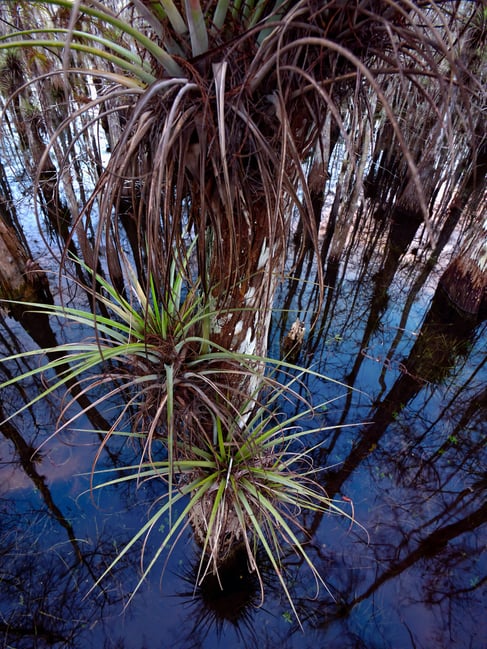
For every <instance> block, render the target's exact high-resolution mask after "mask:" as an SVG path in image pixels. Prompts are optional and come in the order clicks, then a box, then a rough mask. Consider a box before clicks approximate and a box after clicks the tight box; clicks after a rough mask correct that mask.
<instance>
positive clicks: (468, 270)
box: [440, 215, 487, 320]
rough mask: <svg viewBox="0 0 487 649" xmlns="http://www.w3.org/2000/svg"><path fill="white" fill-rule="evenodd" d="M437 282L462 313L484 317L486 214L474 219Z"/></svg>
mask: <svg viewBox="0 0 487 649" xmlns="http://www.w3.org/2000/svg"><path fill="white" fill-rule="evenodd" d="M440 286H441V287H442V288H443V290H444V291H445V292H446V294H447V295H448V297H449V299H450V300H451V302H452V303H453V305H454V306H455V307H456V308H457V309H458V310H459V311H461V312H462V313H465V314H467V315H470V316H473V317H475V318H479V319H481V320H483V319H484V318H486V317H487V217H486V216H484V217H483V219H482V218H480V215H479V219H478V222H477V223H474V224H473V226H472V228H471V231H470V236H466V237H465V243H464V245H463V247H462V249H461V250H460V253H459V254H458V255H457V256H456V257H455V258H454V259H453V260H452V262H451V263H450V265H449V266H448V268H447V269H446V270H445V272H444V273H443V275H442V277H441V279H440Z"/></svg>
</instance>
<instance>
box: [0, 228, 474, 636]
mask: <svg viewBox="0 0 487 649" xmlns="http://www.w3.org/2000/svg"><path fill="white" fill-rule="evenodd" d="M414 252H415V254H412V253H411V252H409V253H407V254H400V255H394V254H392V253H391V250H390V249H389V248H388V246H386V245H385V244H384V241H383V236H382V235H381V233H380V232H379V225H378V224H377V223H376V222H374V221H373V219H371V222H370V223H369V224H368V228H362V229H361V234H360V238H359V237H358V235H357V236H356V237H355V239H354V241H353V242H352V243H351V245H350V246H349V247H348V248H347V255H345V256H343V258H342V259H341V260H340V263H337V264H331V263H330V262H328V264H327V265H326V266H325V272H326V277H325V281H326V282H327V285H328V288H327V290H326V291H325V296H324V302H323V304H322V306H321V310H320V311H319V312H317V311H316V308H317V292H316V287H315V279H316V268H315V267H314V266H313V264H311V262H308V261H307V260H306V259H305V260H304V261H303V263H302V264H300V265H299V266H298V270H297V271H296V270H295V271H294V275H293V276H290V277H288V278H286V279H285V281H284V282H283V284H282V287H281V288H280V291H279V294H278V296H277V299H276V312H275V316H274V322H273V328H272V332H271V340H270V343H271V344H270V349H271V353H272V354H273V355H274V356H276V355H278V354H279V348H280V345H281V343H282V340H283V338H284V336H285V334H286V332H287V331H288V330H289V328H290V325H291V324H292V322H293V321H294V320H295V319H296V317H299V318H301V320H303V321H304V322H305V323H306V324H307V325H308V327H307V331H306V335H305V339H304V343H303V346H302V347H301V349H300V351H299V362H300V363H302V364H304V365H307V366H310V367H313V368H316V369H317V370H319V371H320V372H323V373H324V374H326V375H327V376H329V377H330V378H331V379H333V380H334V381H339V382H342V383H346V384H347V385H349V386H351V387H353V388H354V390H346V389H344V388H343V387H341V386H340V385H338V384H337V383H333V382H325V383H323V382H319V381H317V380H312V379H310V378H308V379H306V380H305V383H306V388H307V389H308V390H309V393H310V394H312V396H313V402H314V403H315V404H318V403H321V402H324V401H325V400H330V402H329V404H328V405H327V406H326V407H325V408H321V409H319V411H317V413H316V416H315V418H314V419H313V420H312V421H304V422H302V424H303V425H304V426H306V425H309V426H310V427H311V426H312V427H316V426H318V425H319V423H320V422H322V423H323V426H324V427H325V426H326V427H329V426H333V428H332V429H331V430H326V431H324V432H323V433H322V434H320V435H315V436H314V438H313V440H312V441H313V443H316V444H317V443H318V442H320V445H319V446H318V447H317V449H316V451H315V457H314V461H315V466H317V467H321V468H322V471H320V473H319V474H318V475H319V480H320V482H321V483H322V484H323V486H324V487H325V489H326V490H327V492H328V493H329V495H330V496H333V497H334V498H336V499H338V500H339V501H340V502H341V505H342V506H344V507H345V508H348V511H351V508H352V507H353V511H354V515H355V517H356V519H357V521H358V522H359V523H360V524H361V525H363V526H364V528H365V529H366V530H367V533H368V537H367V534H366V533H365V532H364V531H363V530H362V529H361V528H360V527H359V526H358V525H354V526H350V525H349V523H348V522H347V521H346V520H342V519H340V518H338V517H336V516H331V515H315V516H314V517H311V516H309V517H307V518H306V519H304V520H303V521H302V523H303V525H304V526H305V527H306V528H307V529H308V530H309V531H310V532H311V540H310V543H309V544H308V546H307V547H308V552H309V554H310V556H311V559H312V560H313V561H314V562H315V564H316V565H317V567H318V568H319V570H320V571H321V574H322V575H323V577H324V579H325V581H326V583H327V585H328V588H329V590H330V593H331V594H330V593H328V592H326V590H325V589H324V588H321V589H320V590H319V592H318V593H317V592H316V584H315V583H314V581H313V578H312V576H311V575H310V572H309V570H308V569H307V567H306V566H305V565H302V563H301V562H299V561H298V560H297V559H296V557H295V555H294V554H293V553H291V552H290V553H289V555H288V556H284V557H283V564H284V569H285V571H286V579H287V583H288V584H289V587H290V591H291V593H292V596H293V598H294V600H295V602H296V606H297V609H298V612H299V614H300V616H301V621H302V625H303V630H301V629H300V628H299V626H298V625H297V623H296V621H295V619H294V617H293V615H292V611H291V609H290V606H289V603H288V601H287V600H286V598H285V596H284V594H283V592H282V590H281V588H280V586H279V583H278V582H277V579H276V578H275V576H274V575H273V573H272V570H271V569H269V570H267V569H266V567H265V565H263V567H262V570H263V573H264V578H265V581H266V583H265V592H266V598H265V601H264V603H263V605H262V606H260V607H259V605H260V603H261V602H260V589H259V584H258V583H256V580H255V579H254V578H253V577H252V576H251V575H248V573H247V572H246V569H245V564H244V563H243V565H239V564H238V561H237V560H236V561H235V565H234V566H232V570H231V571H230V573H229V574H228V575H226V574H225V575H222V581H223V584H224V587H225V590H224V592H223V593H222V592H221V590H220V588H219V586H218V584H216V583H214V582H211V581H208V580H207V582H206V583H205V584H204V585H203V587H201V588H195V587H194V581H195V578H196V574H197V569H198V562H197V559H198V554H197V551H196V548H195V546H194V544H193V541H192V539H191V536H190V534H189V533H188V534H186V536H184V537H182V538H180V539H179V540H178V542H177V544H176V546H175V548H174V551H173V552H172V554H171V555H170V557H169V558H168V557H167V555H163V556H162V557H161V558H160V560H159V561H158V563H157V565H156V567H155V569H153V571H152V573H151V575H150V578H149V579H148V580H147V581H146V582H145V583H144V585H143V586H142V587H141V589H140V590H139V591H138V592H137V593H136V595H135V597H134V598H133V599H132V600H131V601H130V602H129V597H130V593H131V590H132V589H133V588H134V587H135V585H136V583H137V579H138V575H139V574H140V551H141V547H140V545H137V546H136V547H133V548H132V549H131V551H130V552H128V553H127V555H125V556H124V557H123V559H122V560H121V561H120V563H119V564H117V566H116V568H115V569H114V570H113V572H112V574H111V575H110V576H109V577H107V578H106V579H105V580H104V581H103V582H102V584H101V585H100V587H97V588H95V589H94V590H90V589H91V588H92V586H93V584H94V582H95V581H96V579H97V578H98V577H99V576H100V575H101V574H102V573H103V571H104V570H105V569H106V567H107V566H108V565H109V564H110V563H111V561H112V560H113V559H114V558H115V556H116V555H117V553H118V552H119V551H120V550H121V549H122V548H123V547H124V545H125V544H126V543H127V542H128V541H129V540H130V539H131V538H132V536H133V534H134V533H135V532H136V531H137V530H138V529H139V528H140V526H141V525H142V524H143V523H144V522H145V521H146V520H147V518H146V517H147V512H148V511H149V510H150V507H151V504H152V503H153V502H154V500H155V499H157V497H158V496H160V491H159V490H160V485H157V484H153V483H151V484H146V485H143V486H141V487H140V488H139V489H136V485H135V484H132V483H127V484H125V485H123V484H122V485H118V486H116V487H113V488H106V489H103V490H102V491H100V492H98V491H95V492H94V493H92V494H90V491H89V489H90V475H89V471H90V467H91V462H92V460H93V457H94V455H95V453H96V448H97V446H98V444H99V440H98V438H97V436H96V433H94V432H90V430H89V429H90V423H89V422H86V430H84V431H79V430H77V431H75V430H67V431H65V432H64V433H63V434H62V435H60V436H59V437H58V438H56V439H50V440H49V441H47V442H46V439H48V438H49V437H50V435H51V434H52V431H53V425H54V422H55V421H56V418H57V416H58V413H59V411H60V408H61V402H60V395H53V396H52V398H50V400H49V401H48V402H45V403H44V402H43V403H42V404H39V405H38V406H37V407H35V408H33V409H31V410H29V411H27V412H24V413H23V414H22V415H21V416H19V417H17V418H16V419H15V420H13V421H11V422H10V423H8V424H5V425H4V426H3V428H2V430H1V433H2V435H1V437H0V462H1V464H0V640H1V642H0V646H1V647H2V648H10V647H15V648H16V649H24V648H25V649H37V648H39V649H40V648H44V647H55V648H59V649H61V648H64V647H66V648H68V647H69V648H73V649H91V648H93V649H95V648H96V649H101V648H103V649H169V648H171V649H173V648H174V649H186V648H187V649H197V648H204V649H212V648H216V647H222V648H223V647H225V648H226V649H232V648H233V647H243V648H244V649H253V648H254V647H259V648H260V649H264V648H271V647H272V648H275V647H280V649H287V648H289V649H291V648H292V649H308V648H311V647H312V648H313V649H318V648H321V647H323V648H325V647H326V648H327V649H349V648H350V649H352V648H353V649H358V648H364V649H365V648H366V649H413V648H414V649H434V648H438V649H439V648H441V649H445V648H449V647H452V648H455V649H463V648H465V649H467V648H468V649H482V648H483V647H487V639H486V638H487V627H486V621H485V604H486V594H485V588H486V558H485V554H483V551H484V550H485V543H486V538H487V534H486V526H485V521H486V519H487V508H486V499H485V494H486V486H487V485H486V477H485V476H486V474H485V469H486V455H487V454H486V450H485V438H486V432H487V426H486V420H487V416H486V415H487V387H486V385H487V383H486V378H487V367H486V353H485V352H486V341H487V331H486V322H483V323H474V322H469V321H467V320H465V319H464V318H459V317H458V315H457V314H456V313H455V312H454V311H452V310H451V309H450V307H449V305H448V304H446V303H445V301H444V300H442V297H441V294H438V293H437V291H436V286H437V281H438V278H439V276H440V274H441V264H440V265H439V266H436V267H434V268H432V267H431V265H428V264H427V263H426V260H427V256H428V253H427V251H423V249H422V247H421V246H419V248H418V250H417V251H416V250H415V251H414ZM315 316H317V322H318V325H317V327H316V328H315V329H314V330H313V331H312V332H311V333H310V332H309V323H310V321H311V319H312V318H313V317H315ZM75 333H76V332H73V331H69V330H68V331H66V332H65V334H66V336H67V337H68V338H70V337H71V336H75ZM0 335H1V338H0V342H1V344H2V354H7V353H13V352H14V351H15V350H16V349H22V348H28V347H29V346H31V345H32V343H31V342H30V341H29V339H28V337H26V335H25V333H23V332H22V331H21V329H20V327H19V326H18V325H17V324H16V323H15V322H13V321H11V320H9V319H4V320H3V321H2V327H1V333H0ZM10 371H12V372H19V371H25V367H24V365H23V363H20V362H19V363H18V366H17V367H11V368H10ZM25 387H26V389H27V390H35V389H36V385H35V384H34V382H33V383H32V385H27V386H25ZM303 389H304V388H303ZM4 398H5V396H4ZM15 398H18V393H17V396H16V397H15ZM5 405H6V404H5V402H4V403H3V404H2V408H3V407H4V406H5ZM109 406H110V404H107V407H109ZM283 407H286V408H287V409H288V411H289V413H290V414H291V413H292V412H293V410H292V408H293V404H289V403H288V404H283ZM43 443H44V445H43V447H42V449H41V451H40V453H39V454H38V455H35V456H34V457H33V455H32V452H33V449H35V448H37V447H38V446H39V445H41V444H43ZM131 453H132V449H131V448H130V447H129V446H123V445H122V446H120V445H119V447H115V446H113V447H111V446H109V447H108V449H107V452H106V453H105V454H104V455H103V458H102V460H101V461H100V463H99V466H98V468H102V467H105V468H111V467H113V466H114V465H117V464H118V465H119V464H120V463H121V462H124V463H126V462H131V461H133V457H132V456H131ZM167 523H168V521H163V522H162V523H160V524H159V529H154V530H153V531H152V533H151V535H150V537H149V540H148V544H147V547H146V548H145V551H146V554H147V556H149V557H150V556H152V554H151V552H153V551H155V550H156V548H157V543H158V538H160V536H161V535H162V532H163V528H164V526H165V525H167ZM237 559H238V557H237ZM163 571H164V575H163V577H162V581H161V573H162V572H163ZM333 598H334V599H333ZM303 631H304V632H303Z"/></svg>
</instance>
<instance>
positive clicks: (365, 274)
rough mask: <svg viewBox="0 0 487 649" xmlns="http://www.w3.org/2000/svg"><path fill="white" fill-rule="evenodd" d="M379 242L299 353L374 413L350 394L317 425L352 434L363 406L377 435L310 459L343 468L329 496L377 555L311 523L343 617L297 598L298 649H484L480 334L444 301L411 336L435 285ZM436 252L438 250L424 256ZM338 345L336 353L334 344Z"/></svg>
mask: <svg viewBox="0 0 487 649" xmlns="http://www.w3.org/2000/svg"><path fill="white" fill-rule="evenodd" d="M371 232H373V229H372V230H371ZM378 232H379V231H378V230H377V231H376V235H377V234H378ZM374 236H375V235H371V238H370V239H368V242H367V244H365V246H364V248H363V250H362V251H361V254H360V257H359V262H358V265H357V267H356V268H350V269H349V270H351V271H352V272H351V279H350V276H349V275H347V272H346V271H345V270H344V268H343V265H340V267H339V268H338V271H337V273H336V281H335V283H334V289H333V291H330V292H329V294H327V295H325V301H324V309H325V310H326V314H325V316H323V319H322V321H321V325H320V328H319V329H318V330H316V331H315V332H314V334H313V336H311V335H310V336H308V339H307V343H305V348H304V350H303V352H304V353H306V352H307V350H313V351H312V352H311V353H310V357H313V358H314V360H315V361H316V358H317V356H319V358H320V360H321V364H320V367H321V369H322V371H324V373H325V374H328V375H332V376H333V377H334V378H338V379H342V380H344V381H350V382H351V384H352V385H354V386H355V387H358V388H360V389H365V390H366V391H367V392H369V393H370V394H371V396H372V398H373V400H374V407H373V409H372V411H370V412H368V413H365V412H364V410H363V403H364V400H363V398H362V397H361V396H359V395H357V394H354V393H350V394H349V395H348V398H347V400H346V402H345V403H343V402H338V403H337V406H336V409H335V410H332V411H331V412H330V413H329V414H328V413H326V414H325V417H326V423H327V424H329V423H331V422H334V423H337V424H340V423H346V422H349V421H350V420H351V419H353V420H355V421H356V420H357V419H356V417H357V411H358V406H359V407H361V408H362V410H361V412H362V415H361V419H362V420H364V421H369V422H371V423H370V424H368V425H366V426H363V427H362V429H361V430H360V434H359V435H358V436H357V435H356V433H353V432H352V433H347V432H346V431H343V430H341V429H338V428H337V430H336V432H335V434H331V435H330V434H327V436H326V438H325V440H324V441H323V445H322V449H321V451H320V452H319V453H317V458H316V464H317V465H318V466H329V465H330V464H334V462H335V461H338V462H339V464H338V465H336V466H335V468H334V469H331V470H327V471H326V472H324V473H323V480H324V486H325V488H326V489H327V491H328V493H329V495H338V497H340V494H342V493H343V494H345V495H348V496H351V497H352V498H353V499H354V503H355V509H356V516H357V518H358V520H359V521H360V522H361V523H363V524H364V525H365V526H366V527H367V529H368V531H369V533H370V537H371V541H370V545H367V544H366V543H365V542H364V537H363V535H361V534H360V531H358V530H352V532H351V533H348V534H347V532H346V530H345V529H344V526H343V525H340V524H339V523H335V522H334V519H330V518H329V517H325V518H323V517H322V516H321V515H319V516H316V517H315V518H314V519H311V517H310V520H308V521H307V524H306V527H307V528H308V530H309V531H310V532H311V534H312V535H313V556H314V558H315V559H316V561H317V562H318V564H319V565H320V566H321V568H322V571H321V572H322V574H323V575H324V577H325V578H326V579H327V582H328V584H329V586H330V587H331V590H332V591H333V593H334V594H335V596H336V597H337V599H338V602H339V603H338V605H337V604H336V603H334V602H332V601H331V599H330V598H329V597H328V596H327V595H324V596H323V597H322V598H320V600H319V602H318V603H316V604H314V603H313V602H312V601H310V600H308V599H306V598H305V597H304V595H303V597H302V607H304V608H306V609H307V610H308V611H310V617H309V621H308V626H311V627H313V628H314V631H312V633H313V634H315V636H316V638H317V641H316V643H314V642H309V643H308V644H307V645H306V644H305V645H304V646H309V647H314V646H318V645H320V646H321V645H323V644H324V643H326V644H328V646H330V647H340V648H341V649H342V648H348V647H350V648H352V647H353V648H356V647H376V646H377V647H379V646H380V647H381V648H382V647H397V646H401V647H417V648H420V647H421V648H422V649H426V648H428V649H432V648H436V647H438V649H440V648H441V649H443V648H444V647H446V646H455V647H457V646H458V647H469V648H470V647H477V646H481V645H480V644H479V642H482V640H481V639H482V637H483V636H482V623H481V622H480V620H481V619H482V618H483V614H484V608H483V600H482V597H483V591H484V589H485V583H486V580H487V578H486V577H485V569H484V567H483V564H482V559H481V552H482V547H481V546H482V543H481V538H482V533H483V532H482V529H483V527H482V526H484V525H485V521H486V520H487V510H486V506H485V504H484V503H485V492H486V487H487V484H486V482H485V422H486V421H487V416H486V415H487V392H486V389H485V385H484V384H483V383H482V376H483V375H485V369H486V363H487V358H486V357H485V353H482V345H481V341H482V340H483V339H485V331H486V329H485V326H484V325H483V324H480V325H479V324H478V323H477V322H476V321H475V320H474V319H472V318H470V319H468V318H463V317H460V316H459V315H458V313H456V311H455V310H454V309H452V308H451V306H450V304H449V303H448V301H447V300H445V296H444V294H443V293H442V291H441V289H439V290H437V292H436V294H435V296H434V299H433V300H432V302H431V304H430V307H429V310H428V313H427V314H426V316H425V318H424V319H423V322H422V324H421V326H420V327H418V325H417V324H414V325H411V322H414V320H415V318H416V319H417V312H418V306H417V305H418V296H419V297H421V294H420V290H421V289H422V287H424V286H425V285H428V286H431V283H432V280H433V279H434V276H432V264H429V263H427V264H426V265H423V264H422V263H421V262H420V260H419V259H415V260H414V264H413V265H412V266H411V265H409V266H407V267H406V266H404V256H403V252H404V250H405V248H404V246H402V248H401V251H400V253H399V254H397V251H396V254H395V255H394V253H393V252H390V251H389V252H388V251H387V249H385V248H384V249H383V250H382V251H381V252H378V251H377V250H376V251H373V250H371V249H370V248H369V246H368V243H369V242H370V241H371V240H372V239H373V238H374ZM389 236H392V230H390V231H389ZM408 241H409V240H408ZM444 243H445V241H444V240H442V241H441V245H444ZM408 245H409V243H408ZM439 251H440V242H439V243H438V245H437V248H436V249H435V250H433V251H432V253H431V254H432V255H435V254H436V253H437V252H439ZM372 258H373V260H374V263H373V264H370V265H369V262H370V260H371V259H372ZM377 268H379V273H377V272H376V270H377ZM384 269H385V270H386V271H387V272H385V270H384ZM357 278H358V279H357ZM371 280H372V281H371ZM436 281H437V280H436ZM295 283H296V284H297V281H296V280H295ZM338 291H341V296H340V297H338V295H337V294H336V293H337V292H338ZM310 294H311V291H309V292H308V296H309V295H310ZM344 295H345V298H344V297H343V296H344ZM381 296H385V297H386V299H384V300H381V299H380V297H381ZM312 299H313V296H312V295H311V297H310V298H309V305H311V308H312ZM344 302H345V303H346V304H345V305H344ZM288 304H289V308H291V309H292V308H293V305H294V302H293V301H292V300H290V301H289V302H288ZM309 305H308V306H309ZM300 307H302V305H300ZM396 325H399V326H396ZM391 326H394V327H395V328H394V332H393V335H389V332H387V327H391ZM412 328H414V329H415V332H414V335H413V336H410V334H408V333H407V332H408V331H409V332H410V331H411V329H412ZM337 333H338V334H339V336H340V342H337V341H336V342H333V336H334V335H335V334H337ZM352 343H353V344H354V345H356V346H355V348H354V349H353V350H352V351H351V347H352ZM384 343H386V344H384ZM306 344H307V345H308V347H306ZM341 347H345V349H342V348H341ZM377 348H379V349H380V351H379V352H378V353H377V352H376V350H377ZM362 349H363V351H364V353H363V354H362V353H361V350H362ZM313 352H316V353H315V354H313ZM374 361H375V363H377V365H376V364H375V363H374ZM380 363H382V369H381V368H380V367H379V364H380ZM377 369H378V370H379V371H377ZM325 394H327V395H329V394H333V391H330V390H328V391H327V390H325ZM335 394H336V389H335ZM317 398H318V397H317ZM339 408H341V410H339ZM314 425H316V422H314ZM350 447H351V450H350ZM344 450H347V453H346V455H344V453H343V451H344ZM366 507H368V508H369V511H370V514H367V511H366ZM421 624H424V626H423V627H421ZM379 638H380V639H379Z"/></svg>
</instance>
